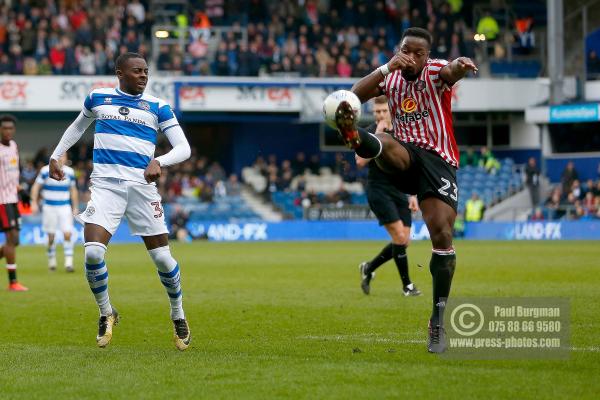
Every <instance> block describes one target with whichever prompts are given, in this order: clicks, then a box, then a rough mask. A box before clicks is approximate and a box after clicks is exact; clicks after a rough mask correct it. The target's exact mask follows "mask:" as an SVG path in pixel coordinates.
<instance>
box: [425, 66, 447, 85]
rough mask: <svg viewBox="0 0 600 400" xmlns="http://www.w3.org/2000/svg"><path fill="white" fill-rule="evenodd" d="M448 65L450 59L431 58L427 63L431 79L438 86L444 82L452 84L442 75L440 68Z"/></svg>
mask: <svg viewBox="0 0 600 400" xmlns="http://www.w3.org/2000/svg"><path fill="white" fill-rule="evenodd" d="M446 65H448V61H447V60H440V59H436V60H431V62H430V63H428V64H427V67H426V68H427V71H428V73H429V79H431V82H432V83H433V85H434V86H435V87H436V88H440V87H442V85H444V84H446V85H451V84H449V83H448V82H446V81H444V80H443V79H442V77H441V76H440V70H441V69H442V68H444V67H445V66H446Z"/></svg>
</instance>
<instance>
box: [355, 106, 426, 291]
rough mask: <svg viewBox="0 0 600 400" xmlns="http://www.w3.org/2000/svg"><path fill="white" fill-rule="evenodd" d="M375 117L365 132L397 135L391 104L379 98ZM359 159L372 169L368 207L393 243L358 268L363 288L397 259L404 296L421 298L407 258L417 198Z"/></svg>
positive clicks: (367, 288) (358, 162) (359, 160)
mask: <svg viewBox="0 0 600 400" xmlns="http://www.w3.org/2000/svg"><path fill="white" fill-rule="evenodd" d="M373 116H374V117H375V122H374V123H373V124H371V125H369V126H368V127H367V128H366V130H367V131H369V132H382V133H387V134H393V133H394V126H393V124H392V118H391V116H390V109H389V107H388V101H387V98H386V97H385V96H379V97H376V98H375V99H374V101H373ZM355 157H356V165H357V166H358V167H359V168H362V167H364V166H366V165H368V166H369V175H368V178H367V199H368V200H369V207H371V210H372V211H373V213H374V214H375V216H376V217H377V220H378V221H379V225H383V227H384V228H385V230H386V231H387V232H388V234H389V235H390V238H391V239H392V241H391V243H388V244H387V245H386V246H385V247H384V248H383V249H382V250H381V252H380V253H379V254H377V255H376V256H375V257H374V258H373V259H372V260H371V261H364V262H362V263H361V264H360V265H359V269H360V274H361V284H360V287H361V288H362V290H363V292H364V293H365V294H369V293H370V291H371V280H372V279H373V278H374V277H375V270H377V268H379V267H380V266H381V265H383V264H384V263H386V262H387V261H389V260H391V259H392V258H393V259H394V262H395V263H396V268H398V273H399V274H400V279H401V280H402V293H403V294H404V295H405V296H418V295H420V294H421V292H420V291H419V290H418V289H417V287H416V286H415V285H414V284H413V283H412V281H411V280H410V277H409V274H408V256H407V255H406V248H407V247H408V243H409V241H410V226H411V224H412V215H411V212H412V211H418V209H419V206H418V204H417V199H416V198H415V196H410V197H409V196H407V195H406V194H404V193H402V192H400V191H399V190H398V189H397V188H396V186H395V185H394V182H393V181H392V177H391V176H390V175H388V174H386V173H385V172H383V171H382V170H381V169H380V168H379V167H378V166H377V163H376V162H375V160H368V159H366V158H361V157H359V156H358V155H356V156H355Z"/></svg>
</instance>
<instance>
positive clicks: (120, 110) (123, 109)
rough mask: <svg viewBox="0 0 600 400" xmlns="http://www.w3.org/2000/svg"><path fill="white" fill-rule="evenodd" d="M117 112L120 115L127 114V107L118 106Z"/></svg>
mask: <svg viewBox="0 0 600 400" xmlns="http://www.w3.org/2000/svg"><path fill="white" fill-rule="evenodd" d="M119 114H121V115H129V108H127V107H120V108H119Z"/></svg>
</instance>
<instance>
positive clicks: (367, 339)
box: [298, 335, 427, 344]
mask: <svg viewBox="0 0 600 400" xmlns="http://www.w3.org/2000/svg"><path fill="white" fill-rule="evenodd" d="M298 339H307V340H333V341H339V342H348V341H359V342H376V343H394V344H422V343H426V342H427V341H426V340H425V339H393V338H383V337H372V336H368V335H366V336H362V335H326V336H314V335H307V336H299V337H298Z"/></svg>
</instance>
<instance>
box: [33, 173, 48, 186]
mask: <svg viewBox="0 0 600 400" xmlns="http://www.w3.org/2000/svg"><path fill="white" fill-rule="evenodd" d="M45 180H46V178H45V177H44V170H41V171H40V173H39V174H38V176H37V177H36V178H35V183H37V184H38V185H43V184H44V181H45Z"/></svg>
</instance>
